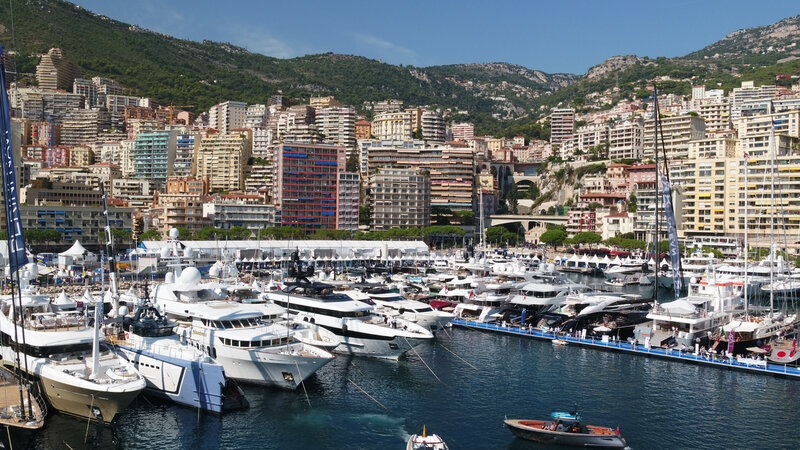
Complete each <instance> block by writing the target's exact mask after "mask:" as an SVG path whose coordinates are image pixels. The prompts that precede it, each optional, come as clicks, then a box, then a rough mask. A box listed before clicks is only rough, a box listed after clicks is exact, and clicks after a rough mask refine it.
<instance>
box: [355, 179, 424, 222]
mask: <svg viewBox="0 0 800 450" xmlns="http://www.w3.org/2000/svg"><path fill="white" fill-rule="evenodd" d="M369 186H370V193H371V198H370V204H371V206H372V218H371V222H370V229H371V230H373V231H382V230H389V229H392V228H406V227H419V228H421V227H427V226H429V225H430V216H431V180H430V175H429V174H428V173H426V172H425V171H424V170H419V169H403V168H393V167H380V168H378V169H377V170H376V172H375V173H374V174H372V175H371V176H370V179H369Z"/></svg>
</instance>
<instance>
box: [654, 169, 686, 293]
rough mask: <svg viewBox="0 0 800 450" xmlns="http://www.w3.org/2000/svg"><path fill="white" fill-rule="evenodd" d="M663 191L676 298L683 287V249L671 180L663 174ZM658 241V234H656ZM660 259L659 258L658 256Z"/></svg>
mask: <svg viewBox="0 0 800 450" xmlns="http://www.w3.org/2000/svg"><path fill="white" fill-rule="evenodd" d="M661 193H662V195H663V197H664V215H665V216H666V219H667V232H668V234H669V258H670V261H671V262H672V287H673V288H674V289H675V298H680V296H681V288H682V287H683V277H681V250H680V247H679V245H678V229H677V228H678V227H677V225H676V223H675V211H674V210H673V209H672V195H671V193H670V186H669V180H667V177H666V176H665V175H664V174H663V173H662V174H661ZM656 241H658V236H656ZM656 259H658V258H656ZM657 286H658V267H656V288H657Z"/></svg>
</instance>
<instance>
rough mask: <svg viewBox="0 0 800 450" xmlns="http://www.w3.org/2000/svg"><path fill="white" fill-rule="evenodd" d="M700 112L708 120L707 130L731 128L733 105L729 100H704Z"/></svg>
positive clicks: (699, 108)
mask: <svg viewBox="0 0 800 450" xmlns="http://www.w3.org/2000/svg"><path fill="white" fill-rule="evenodd" d="M698 114H700V117H702V118H703V120H705V122H706V132H714V131H725V130H729V129H730V128H731V121H730V119H731V105H730V103H728V102H727V101H716V100H711V101H708V100H706V101H703V102H701V103H700V106H699V107H698Z"/></svg>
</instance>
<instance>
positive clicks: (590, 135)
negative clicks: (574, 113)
mask: <svg viewBox="0 0 800 450" xmlns="http://www.w3.org/2000/svg"><path fill="white" fill-rule="evenodd" d="M607 142H608V125H606V124H604V123H592V124H588V125H584V126H582V127H579V128H578V129H577V130H575V149H576V150H580V151H582V152H584V153H587V152H589V150H590V149H591V148H592V147H596V146H598V145H605V144H606V143H607Z"/></svg>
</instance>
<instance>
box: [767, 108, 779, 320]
mask: <svg viewBox="0 0 800 450" xmlns="http://www.w3.org/2000/svg"><path fill="white" fill-rule="evenodd" d="M769 141H770V162H769V165H770V168H769V182H770V187H769V192H770V196H769V253H770V259H771V261H770V264H769V268H770V271H769V285H770V287H771V289H770V290H769V314H770V317H772V314H773V309H774V307H775V260H776V259H778V255H777V252H775V126H774V125H773V123H772V119H771V118H770V122H769ZM773 253H775V254H774V255H773Z"/></svg>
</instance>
